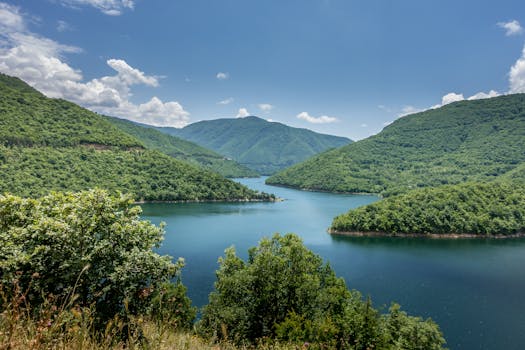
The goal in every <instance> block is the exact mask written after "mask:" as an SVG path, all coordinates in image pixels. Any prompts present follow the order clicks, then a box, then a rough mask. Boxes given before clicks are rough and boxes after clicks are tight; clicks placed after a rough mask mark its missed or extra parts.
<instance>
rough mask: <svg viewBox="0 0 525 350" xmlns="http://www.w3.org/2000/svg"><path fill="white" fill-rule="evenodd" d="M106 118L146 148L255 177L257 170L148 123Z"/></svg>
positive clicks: (223, 172) (224, 172)
mask: <svg viewBox="0 0 525 350" xmlns="http://www.w3.org/2000/svg"><path fill="white" fill-rule="evenodd" d="M107 120H108V121H109V122H110V123H111V124H113V125H115V126H116V127H118V128H119V129H120V130H123V131H125V132H127V133H128V134H130V135H132V136H134V137H136V138H137V139H138V140H140V141H141V142H142V143H143V144H144V145H145V146H146V147H147V148H149V149H155V150H158V151H160V152H162V153H165V154H167V155H169V156H172V157H174V158H177V159H180V160H183V161H187V162H189V163H192V164H194V165H200V166H202V167H204V168H206V169H208V170H211V171H214V172H216V173H219V174H221V175H222V176H225V177H257V176H258V174H257V172H255V171H253V170H251V169H248V168H246V167H245V166H242V165H240V164H239V163H237V162H235V161H233V160H231V159H228V158H226V157H224V156H222V155H220V154H218V153H216V152H214V151H212V150H209V149H207V148H204V147H201V146H199V145H197V144H196V143H193V142H189V141H186V140H183V139H181V138H178V137H175V136H171V135H168V134H165V133H163V132H160V131H159V130H156V129H154V128H153V127H151V126H149V125H142V124H137V123H133V122H131V121H129V120H124V119H118V118H111V117H107Z"/></svg>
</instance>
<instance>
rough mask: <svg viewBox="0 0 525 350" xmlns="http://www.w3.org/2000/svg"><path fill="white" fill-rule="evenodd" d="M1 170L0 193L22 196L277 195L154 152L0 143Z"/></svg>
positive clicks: (163, 197) (235, 197)
mask: <svg viewBox="0 0 525 350" xmlns="http://www.w3.org/2000/svg"><path fill="white" fill-rule="evenodd" d="M0 174H2V177H0V192H10V193H13V194H16V195H20V196H24V197H28V196H41V195H44V194H46V193H49V192H50V191H80V190H86V189H89V188H93V187H101V188H105V189H108V190H110V191H115V190H119V191H124V192H127V193H133V194H134V196H135V198H136V199H138V200H146V201H154V200H160V201H175V200H223V201H229V200H232V201H235V200H271V199H272V198H273V196H272V195H267V194H261V193H258V192H256V191H253V190H250V189H248V188H247V187H245V186H242V185H240V184H239V183H237V182H233V181H230V180H226V179H224V178H223V177H221V176H220V175H218V174H215V173H213V172H211V171H205V170H202V169H200V168H198V167H195V166H192V165H190V164H187V163H185V162H181V161H179V160H176V159H173V158H172V157H169V156H167V155H165V154H162V153H159V152H157V151H150V150H134V151H124V150H118V149H113V150H96V149H93V148H86V147H69V148H51V147H16V146H15V147H3V146H0Z"/></svg>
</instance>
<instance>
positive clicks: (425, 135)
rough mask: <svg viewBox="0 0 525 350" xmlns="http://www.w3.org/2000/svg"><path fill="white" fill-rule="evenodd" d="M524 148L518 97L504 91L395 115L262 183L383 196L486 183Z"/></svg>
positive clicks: (524, 112) (523, 107)
mask: <svg viewBox="0 0 525 350" xmlns="http://www.w3.org/2000/svg"><path fill="white" fill-rule="evenodd" d="M524 149H525V94H516V95H505V96H500V97H496V98H490V99H483V100H476V101H461V102H455V103H451V104H448V105H446V106H443V107H441V108H437V109H431V110H427V111H425V112H421V113H416V114H412V115H408V116H405V117H402V118H399V119H398V120H396V121H395V122H393V123H392V124H391V125H389V126H387V127H386V128H385V129H383V131H381V132H380V133H379V134H377V135H375V136H372V137H369V138H367V139H365V140H361V141H358V142H355V143H352V144H350V145H347V146H344V147H342V148H339V149H336V150H332V151H328V152H325V153H323V154H320V155H318V156H315V157H313V158H311V159H309V160H307V161H306V162H304V163H301V164H298V165H295V166H293V167H291V168H288V169H286V170H284V171H282V172H280V173H278V174H276V175H274V176H272V177H270V178H268V179H267V181H266V182H267V183H268V184H277V185H285V186H291V187H296V188H303V189H310V190H324V191H333V192H355V193H359V192H367V193H381V194H383V195H385V196H386V195H393V194H397V193H402V192H406V191H408V190H410V189H415V188H418V187H428V186H439V185H445V184H457V183H461V182H466V181H490V180H493V179H495V178H497V177H498V176H501V175H503V174H505V173H507V172H509V171H511V170H513V169H514V168H516V167H517V166H518V165H519V164H522V163H523V162H525V152H523V150H524ZM521 175H523V172H522V173H521Z"/></svg>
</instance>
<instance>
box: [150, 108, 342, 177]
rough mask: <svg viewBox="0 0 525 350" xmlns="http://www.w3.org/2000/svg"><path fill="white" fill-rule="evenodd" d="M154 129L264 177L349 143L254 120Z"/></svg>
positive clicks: (232, 120)
mask: <svg viewBox="0 0 525 350" xmlns="http://www.w3.org/2000/svg"><path fill="white" fill-rule="evenodd" d="M158 129H159V130H161V131H162V132H165V133H168V134H170V135H174V136H178V137H181V138H183V139H185V140H188V141H192V142H195V143H198V144H199V145H202V146H204V147H206V148H209V149H212V150H214V151H216V152H218V153H220V154H224V155H226V156H228V157H230V158H232V159H234V160H236V161H237V162H239V163H241V164H242V165H244V166H246V167H248V168H250V169H253V170H255V171H257V172H258V173H260V174H264V175H269V174H273V173H275V172H276V171H279V170H281V169H284V168H286V167H289V166H291V165H293V164H296V163H298V162H301V161H303V160H306V159H307V158H309V157H311V156H313V155H314V154H317V153H319V152H322V151H326V150H327V149H330V148H334V147H340V146H343V145H346V144H348V143H349V142H351V141H350V140H349V139H347V138H344V137H338V136H332V135H324V134H319V133H315V132H313V131H310V130H307V129H298V128H292V127H289V126H287V125H284V124H281V123H275V122H268V121H266V120H264V119H261V118H257V117H246V118H234V119H216V120H205V121H201V122H197V123H193V124H190V125H188V126H186V127H184V128H182V129H175V128H158Z"/></svg>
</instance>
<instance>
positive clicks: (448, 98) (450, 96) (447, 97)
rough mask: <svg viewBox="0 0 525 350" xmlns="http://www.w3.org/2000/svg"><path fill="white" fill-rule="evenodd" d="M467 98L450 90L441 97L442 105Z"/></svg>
mask: <svg viewBox="0 0 525 350" xmlns="http://www.w3.org/2000/svg"><path fill="white" fill-rule="evenodd" d="M464 99H465V98H464V97H463V94H456V93H455V92H449V93H448V94H446V95H445V96H443V97H442V98H441V106H444V105H448V104H449V103H452V102H457V101H463V100H464Z"/></svg>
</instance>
